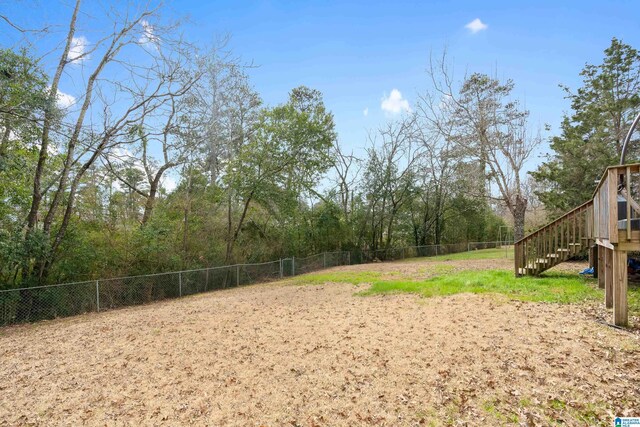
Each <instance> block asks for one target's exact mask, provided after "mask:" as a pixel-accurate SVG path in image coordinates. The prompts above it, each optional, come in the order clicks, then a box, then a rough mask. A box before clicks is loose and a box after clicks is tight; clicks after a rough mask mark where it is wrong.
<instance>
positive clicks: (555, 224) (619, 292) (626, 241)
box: [515, 163, 640, 326]
mask: <svg viewBox="0 0 640 427" xmlns="http://www.w3.org/2000/svg"><path fill="white" fill-rule="evenodd" d="M639 196H640V164H638V163H634V164H629V165H621V166H611V167H609V168H607V170H606V171H605V173H604V174H603V176H602V178H601V179H600V181H599V183H598V186H597V187H596V190H595V191H594V193H593V197H592V199H591V200H589V201H587V202H585V203H584V204H582V205H580V206H578V207H577V208H575V209H573V210H571V211H569V212H567V213H566V214H564V215H562V216H561V217H560V218H557V219H556V220H554V221H552V222H550V223H549V224H547V225H545V226H544V227H542V228H540V229H539V230H536V231H534V232H533V233H531V234H529V235H527V236H525V237H524V238H523V239H521V240H519V241H518V242H516V243H515V273H516V275H517V276H522V275H538V274H540V273H542V272H543V271H545V270H547V269H549V268H551V267H553V266H555V265H557V264H559V263H561V262H564V261H566V260H568V259H571V258H574V257H576V256H578V255H586V254H587V253H588V254H589V260H590V264H591V265H592V266H593V267H594V268H595V269H596V272H595V273H596V274H595V276H596V277H598V284H599V286H600V287H601V288H604V289H605V304H606V306H607V308H613V322H614V324H616V325H620V326H625V325H627V323H628V310H627V252H629V251H640V205H639V204H638V203H637V202H636V200H640V197H639Z"/></svg>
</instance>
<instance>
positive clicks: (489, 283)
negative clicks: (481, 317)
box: [360, 270, 600, 303]
mask: <svg viewBox="0 0 640 427" xmlns="http://www.w3.org/2000/svg"><path fill="white" fill-rule="evenodd" d="M371 283H372V284H371V287H370V288H369V289H367V290H366V291H363V292H361V293H360V294H361V295H375V294H387V293H397V292H410V293H415V294H419V295H422V296H425V297H431V296H439V295H453V294H458V293H466V292H468V293H474V294H482V293H498V294H503V295H506V296H508V297H510V298H512V299H517V300H522V301H545V302H556V303H575V302H581V301H585V300H592V299H596V298H599V297H600V293H599V292H598V291H597V290H596V289H595V288H594V286H593V283H594V281H593V280H592V279H586V278H583V277H580V276H577V275H574V274H565V273H558V272H554V273H547V274H545V275H542V276H541V277H529V276H527V277H520V278H516V277H514V275H513V272H511V271H506V270H483V271H473V270H468V271H460V272H457V273H451V274H447V275H444V276H436V277H432V278H429V279H426V280H421V281H410V280H377V281H373V282H371ZM588 285H591V286H588Z"/></svg>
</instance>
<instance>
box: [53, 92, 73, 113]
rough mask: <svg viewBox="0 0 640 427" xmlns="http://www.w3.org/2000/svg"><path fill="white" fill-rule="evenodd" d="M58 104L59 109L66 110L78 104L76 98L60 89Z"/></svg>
mask: <svg viewBox="0 0 640 427" xmlns="http://www.w3.org/2000/svg"><path fill="white" fill-rule="evenodd" d="M56 103H57V104H58V108H61V109H63V110H66V109H67V108H69V107H71V106H72V105H73V104H75V103H76V97H75V96H73V95H69V94H68V93H64V92H62V91H60V90H59V89H58V99H57V100H56Z"/></svg>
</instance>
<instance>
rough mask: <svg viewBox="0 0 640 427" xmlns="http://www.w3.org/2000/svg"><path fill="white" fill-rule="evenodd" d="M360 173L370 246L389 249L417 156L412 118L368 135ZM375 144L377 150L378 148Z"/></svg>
mask: <svg viewBox="0 0 640 427" xmlns="http://www.w3.org/2000/svg"><path fill="white" fill-rule="evenodd" d="M369 141H370V144H371V147H370V148H369V149H368V150H367V154H368V159H367V163H366V167H365V172H364V181H365V182H364V184H365V188H366V190H367V194H366V198H367V202H368V215H367V216H368V218H369V221H370V227H371V241H370V244H371V247H372V249H378V248H379V247H382V246H385V247H387V248H388V247H390V246H391V242H392V237H393V230H394V225H395V222H396V219H397V215H398V213H399V212H400V211H401V209H402V208H403V207H404V206H405V204H406V203H408V201H409V200H410V198H411V197H410V196H411V195H412V191H413V189H414V182H415V181H414V180H415V167H416V164H417V161H418V159H419V157H420V150H419V147H418V146H417V144H416V120H415V116H414V115H408V116H405V117H403V118H401V119H399V120H397V121H394V122H389V123H387V124H386V125H385V126H384V127H381V128H380V129H378V132H377V133H376V134H374V135H370V136H369ZM378 141H379V144H380V145H379V147H378Z"/></svg>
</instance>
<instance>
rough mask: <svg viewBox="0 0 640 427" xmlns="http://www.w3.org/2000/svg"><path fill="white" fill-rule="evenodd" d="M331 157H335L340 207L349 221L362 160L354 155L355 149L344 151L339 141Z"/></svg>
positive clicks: (334, 166)
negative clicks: (346, 152)
mask: <svg viewBox="0 0 640 427" xmlns="http://www.w3.org/2000/svg"><path fill="white" fill-rule="evenodd" d="M331 157H332V158H333V171H334V172H335V175H334V177H333V181H334V183H335V186H336V188H337V194H338V197H339V199H340V200H339V202H340V208H341V209H342V215H343V217H344V219H345V221H347V222H348V221H349V219H350V213H351V210H352V209H353V198H354V192H355V188H354V187H355V185H356V182H357V180H358V177H359V174H360V171H361V170H362V162H361V160H360V159H358V158H357V157H356V156H354V155H353V151H352V152H351V153H350V154H345V153H343V151H342V148H341V147H340V144H338V143H337V142H336V144H335V146H334V147H333V149H332V154H331Z"/></svg>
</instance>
